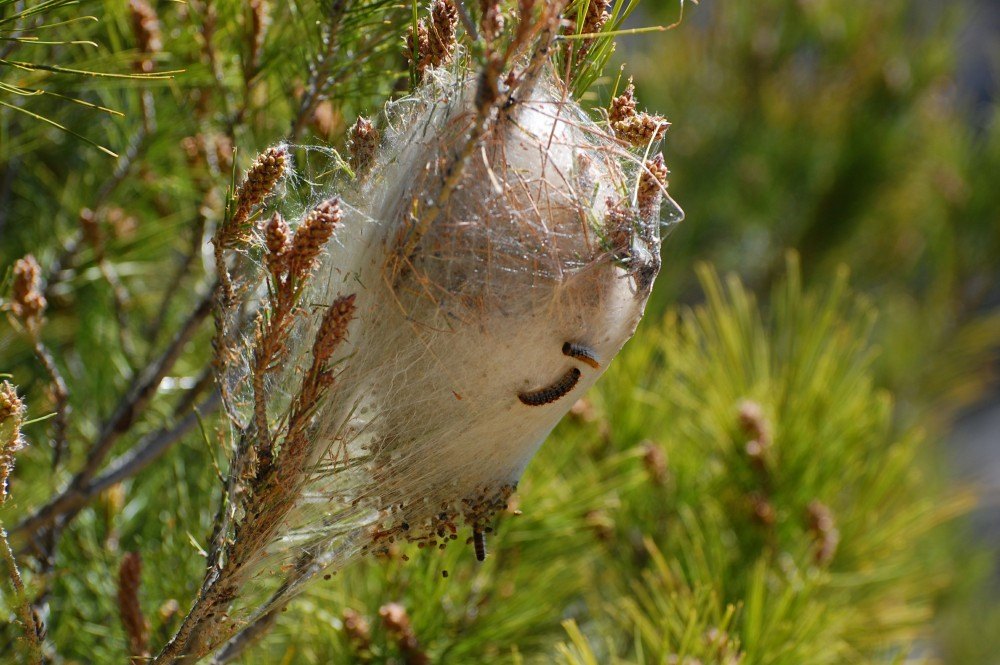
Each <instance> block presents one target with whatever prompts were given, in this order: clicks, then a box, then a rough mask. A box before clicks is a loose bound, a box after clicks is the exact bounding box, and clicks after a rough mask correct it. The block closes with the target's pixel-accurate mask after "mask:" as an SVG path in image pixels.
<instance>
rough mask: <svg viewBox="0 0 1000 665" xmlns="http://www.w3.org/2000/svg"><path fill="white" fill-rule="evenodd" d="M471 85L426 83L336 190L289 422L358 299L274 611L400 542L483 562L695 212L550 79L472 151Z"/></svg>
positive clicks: (283, 382)
mask: <svg viewBox="0 0 1000 665" xmlns="http://www.w3.org/2000/svg"><path fill="white" fill-rule="evenodd" d="M476 91H477V85H476V81H475V80H474V79H472V78H461V77H458V78H456V77H455V76H453V75H450V74H447V73H445V72H443V71H440V70H430V71H429V72H428V76H427V77H426V81H425V83H424V84H423V85H422V86H421V87H420V88H419V89H418V90H417V92H416V93H415V94H414V95H413V96H411V97H409V98H407V99H405V100H402V101H399V102H396V103H395V104H393V105H392V106H390V107H389V108H388V110H387V111H386V115H385V118H384V122H383V123H381V124H382V127H383V140H382V143H381V146H380V148H379V150H378V152H377V154H376V157H375V163H374V167H373V169H372V171H371V172H370V173H368V174H367V175H365V176H364V177H363V178H359V179H358V180H357V181H355V182H353V183H351V184H349V185H345V186H344V188H343V191H340V192H337V194H338V195H340V196H342V198H343V207H344V219H343V223H342V224H341V226H340V227H339V229H338V230H337V232H336V235H335V236H334V239H333V240H332V241H331V242H330V245H329V247H328V250H327V253H326V255H325V257H324V258H323V259H322V262H321V264H320V266H319V268H318V270H317V273H316V275H315V277H314V279H313V281H312V285H311V286H310V287H309V288H310V291H309V292H308V293H307V294H306V296H305V298H304V302H305V303H307V306H308V307H310V308H311V311H312V312H313V313H312V314H311V315H310V316H307V317H304V318H303V320H302V322H301V323H300V324H299V325H298V327H297V329H296V330H295V332H294V334H293V335H292V336H291V338H290V339H289V342H288V344H289V351H288V354H287V356H286V358H287V360H286V364H285V366H284V367H283V368H282V369H281V370H280V371H278V372H277V373H276V374H275V375H274V376H273V378H272V383H271V384H270V385H269V390H271V391H272V393H274V395H275V396H276V399H273V400H272V404H271V407H270V408H271V409H272V410H273V412H274V418H275V419H278V418H280V414H281V413H282V410H283V409H286V408H287V405H288V402H289V399H290V398H291V395H292V394H293V393H294V389H295V386H297V385H298V383H299V382H300V381H301V378H300V377H301V376H302V374H303V372H304V368H305V367H306V366H307V365H308V364H309V362H310V358H309V355H310V343H311V340H312V339H313V337H314V336H315V332H316V329H317V327H318V325H319V321H320V319H321V317H322V314H323V311H324V309H325V308H326V307H327V306H329V305H330V304H331V303H333V302H334V301H335V299H337V298H338V297H342V296H345V295H348V294H355V295H356V298H355V301H354V307H355V310H354V318H353V320H352V322H351V323H350V326H349V332H348V335H347V342H346V343H344V344H343V345H342V346H341V347H340V349H339V350H338V352H337V356H336V358H335V363H336V364H335V367H337V372H338V373H337V375H336V379H335V382H334V383H333V386H332V388H331V389H330V390H329V391H328V392H327V393H326V394H325V396H324V397H323V398H322V400H321V402H320V403H319V404H316V405H315V415H314V416H313V423H312V426H311V427H312V429H311V432H310V436H311V437H312V444H311V445H312V451H313V452H312V460H313V462H314V465H313V466H312V467H311V468H312V471H311V475H310V476H309V478H308V479H307V480H306V482H305V484H304V486H303V487H302V492H301V498H300V500H299V501H298V502H297V504H296V506H295V508H293V509H292V511H291V512H290V513H289V514H288V516H287V519H286V522H285V524H283V526H282V528H281V530H280V532H279V536H278V537H277V538H276V539H275V540H274V541H273V542H272V543H271V544H270V545H269V546H268V548H267V550H266V552H264V553H262V556H261V561H260V566H259V572H258V573H257V575H258V577H260V578H261V579H264V578H267V577H273V576H274V573H275V571H278V570H283V571H286V574H285V575H284V576H281V575H279V576H278V577H279V578H282V579H284V582H283V583H282V586H281V587H280V588H279V589H278V591H277V592H276V595H275V596H274V599H279V598H283V597H285V596H286V595H287V594H290V593H292V592H293V591H294V590H295V589H296V588H297V587H298V586H300V585H301V583H303V582H304V581H306V580H307V579H309V578H310V577H311V576H312V575H313V574H315V573H316V572H319V571H321V570H323V569H325V568H328V567H330V566H334V567H339V566H342V565H343V564H344V563H346V562H347V561H348V560H349V559H350V558H352V557H353V556H356V555H358V554H361V553H365V552H379V551H385V550H386V549H387V548H388V547H389V546H390V545H391V544H392V543H393V542H396V541H409V542H416V543H418V545H419V546H421V547H444V545H445V543H447V542H449V541H451V540H457V539H459V537H460V536H461V540H462V542H465V541H466V536H467V535H469V531H464V532H462V531H463V529H464V528H470V529H471V532H472V533H474V534H476V539H477V540H476V542H477V550H478V549H479V546H480V544H481V542H482V539H483V534H484V533H485V532H488V531H489V530H490V526H491V524H492V520H493V517H494V515H495V513H496V512H497V511H498V510H502V509H503V508H504V507H505V505H506V501H507V499H508V497H509V496H510V494H511V492H512V491H513V489H514V487H515V486H516V483H517V482H518V479H519V478H520V476H521V474H522V472H523V471H524V468H525V466H526V465H527V463H528V461H529V460H530V459H531V457H532V456H533V454H534V453H535V451H536V450H537V448H538V447H539V445H541V443H542V441H544V439H545V438H546V436H547V435H548V434H549V432H550V431H551V430H552V428H553V427H554V426H555V425H556V423H557V422H558V421H559V420H560V418H562V416H563V415H564V414H565V413H566V411H567V410H568V409H569V408H570V406H571V405H572V404H573V402H574V401H575V400H576V398H578V397H579V396H582V395H583V394H584V392H585V391H586V390H587V389H588V388H589V387H590V386H591V385H593V383H594V382H595V381H596V380H597V378H598V377H599V376H600V374H601V373H602V372H603V371H604V370H605V369H606V368H607V367H608V364H609V363H610V361H611V359H612V358H613V357H614V356H615V355H616V354H617V353H618V351H619V350H620V349H621V347H622V345H623V344H624V343H625V341H626V340H628V338H629V337H630V336H631V335H632V333H633V331H634V330H635V328H636V325H637V324H638V322H639V319H640V317H641V316H642V313H643V308H644V306H645V303H646V298H647V297H648V295H649V292H650V289H651V288H652V281H653V278H654V277H655V275H656V272H657V270H658V268H659V237H660V236H659V231H660V226H661V223H662V219H661V208H662V209H666V210H667V214H668V217H667V220H668V221H676V220H677V219H679V216H680V211H679V210H678V209H677V208H676V206H674V205H673V203H672V202H671V201H670V199H669V197H667V195H666V191H665V183H663V182H661V181H659V180H656V181H654V182H655V184H656V191H654V192H653V193H652V194H651V193H650V191H651V190H650V188H649V186H648V185H649V177H648V176H649V169H648V168H647V166H646V160H645V159H644V158H643V157H641V156H637V155H635V154H633V153H632V152H630V151H629V150H627V149H626V148H625V147H624V146H623V144H622V143H620V142H619V141H617V140H615V138H614V137H613V136H611V135H610V134H609V133H608V131H607V130H605V129H603V128H602V127H601V126H600V125H598V124H597V123H595V122H594V121H593V120H592V119H591V118H590V117H589V116H588V115H587V114H586V113H585V112H584V111H583V110H582V109H581V108H580V106H579V105H578V104H577V103H576V102H574V101H573V100H572V99H570V97H569V93H568V92H567V91H566V90H565V88H564V87H563V86H562V84H561V83H559V82H558V81H556V80H554V79H551V78H545V77H542V78H541V80H540V81H538V82H537V83H536V84H535V85H534V86H533V89H532V90H531V91H530V94H527V93H525V92H521V93H520V99H517V100H516V103H512V104H509V105H508V106H507V107H506V108H502V109H499V110H497V111H494V112H493V115H492V116H491V117H489V118H487V121H486V123H485V125H484V130H483V132H482V133H481V137H478V138H476V140H475V142H474V143H473V144H468V143H467V138H468V137H469V136H470V131H472V130H473V129H474V127H475V123H476V122H477V118H480V116H477V114H478V113H480V108H481V106H480V105H477V101H476ZM473 135H474V134H473ZM644 174H645V175H646V178H645V181H646V185H645V186H644V187H641V186H640V185H641V184H642V182H643V178H644ZM651 196H652V197H654V198H655V200H654V201H650V200H649V198H650V197H651ZM642 197H645V198H646V200H640V199H642ZM661 204H664V205H661ZM282 394H284V395H285V398H284V399H281V397H280V396H281V395H282ZM539 396H542V397H544V399H541V398H539ZM483 547H484V545H483ZM481 553H483V555H484V553H485V549H483V550H482V552H481ZM288 571H293V572H288Z"/></svg>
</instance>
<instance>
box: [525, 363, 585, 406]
mask: <svg viewBox="0 0 1000 665" xmlns="http://www.w3.org/2000/svg"><path fill="white" fill-rule="evenodd" d="M579 380H580V370H578V369H577V368H576V367H573V368H571V369H570V370H569V371H567V372H566V373H565V374H563V375H562V378H560V379H559V380H558V381H556V382H555V383H553V384H552V385H551V386H546V387H545V388H539V389H538V390H532V391H530V392H526V393H518V394H517V398H518V399H519V400H521V402H522V403H523V404H527V405H528V406H542V405H543V404H551V403H552V402H555V401H556V400H557V399H559V398H560V397H563V396H564V395H566V394H567V393H568V392H569V391H571V390H573V387H574V386H576V382H577V381H579Z"/></svg>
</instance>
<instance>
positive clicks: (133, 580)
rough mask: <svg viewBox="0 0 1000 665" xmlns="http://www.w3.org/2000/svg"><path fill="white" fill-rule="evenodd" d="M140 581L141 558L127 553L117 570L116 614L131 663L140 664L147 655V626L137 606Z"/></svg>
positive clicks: (136, 553) (140, 609)
mask: <svg viewBox="0 0 1000 665" xmlns="http://www.w3.org/2000/svg"><path fill="white" fill-rule="evenodd" d="M141 581H142V557H140V556H139V553H138V552H127V553H126V554H125V556H124V557H123V558H122V562H121V566H120V567H119V568H118V612H119V614H120V616H121V620H122V627H124V629H125V635H126V636H127V637H128V644H129V654H130V655H131V656H132V662H133V663H139V662H142V661H143V660H144V659H145V658H146V657H147V656H148V655H149V648H148V644H149V624H148V623H147V622H146V619H145V617H143V615H142V607H141V606H140V605H139V585H140V583H141Z"/></svg>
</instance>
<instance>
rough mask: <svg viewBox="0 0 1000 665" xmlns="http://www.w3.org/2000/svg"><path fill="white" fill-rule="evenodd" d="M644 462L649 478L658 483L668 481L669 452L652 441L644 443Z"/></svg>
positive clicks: (661, 483)
mask: <svg viewBox="0 0 1000 665" xmlns="http://www.w3.org/2000/svg"><path fill="white" fill-rule="evenodd" d="M642 464H643V466H645V467H646V472H647V473H649V478H650V480H652V481H653V482H654V483H656V484H657V485H663V484H665V483H666V482H667V453H666V452H664V450H663V448H662V447H660V446H659V445H657V444H656V443H654V442H652V441H643V443H642Z"/></svg>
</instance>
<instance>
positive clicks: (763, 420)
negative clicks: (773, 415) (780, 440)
mask: <svg viewBox="0 0 1000 665" xmlns="http://www.w3.org/2000/svg"><path fill="white" fill-rule="evenodd" d="M737 408H738V418H739V424H740V429H741V430H743V433H744V434H746V435H747V436H748V437H749V438H750V439H752V440H754V441H758V442H760V444H761V445H762V446H764V447H765V448H766V447H768V446H770V445H771V423H770V422H769V421H768V419H767V416H765V415H764V409H763V407H761V405H760V404H758V403H757V402H754V401H751V400H748V399H746V400H743V401H741V402H740V403H739V405H738V407H737Z"/></svg>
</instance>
